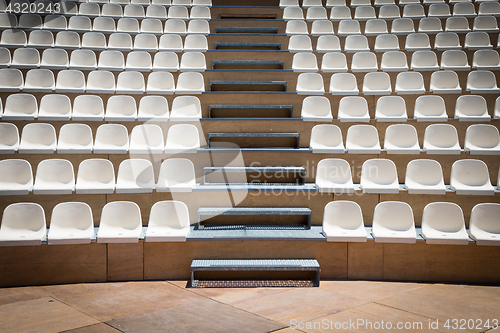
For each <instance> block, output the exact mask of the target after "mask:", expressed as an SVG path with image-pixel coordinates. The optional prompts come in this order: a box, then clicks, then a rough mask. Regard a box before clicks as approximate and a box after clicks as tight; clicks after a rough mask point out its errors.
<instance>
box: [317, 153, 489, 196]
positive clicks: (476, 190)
mask: <svg viewBox="0 0 500 333" xmlns="http://www.w3.org/2000/svg"><path fill="white" fill-rule="evenodd" d="M360 179H361V181H360V185H361V189H362V190H363V193H392V194H397V193H399V190H400V187H399V181H398V173H397V169H396V164H394V162H393V161H391V160H389V159H384V158H376V159H370V160H366V161H365V162H364V163H363V166H362V168H361V177H360ZM497 184H498V180H497ZM316 186H317V187H318V190H319V191H320V192H324V193H354V190H355V188H354V184H353V181H352V175H351V166H350V164H349V162H347V161H346V160H343V159H336V158H332V159H324V160H321V161H320V162H319V163H318V169H317V172H316ZM405 188H406V189H407V190H408V192H409V193H410V194H438V195H444V194H446V186H445V184H444V180H443V171H442V168H441V165H440V164H439V162H437V161H434V160H428V159H421V160H420V159H419V160H413V161H411V162H410V163H408V166H407V167H406V179H405ZM450 189H451V190H452V191H455V193H456V194H457V195H494V194H495V188H494V187H493V185H491V181H490V175H489V172H488V167H487V166H486V163H484V162H483V161H481V160H471V159H467V160H458V161H455V162H454V163H453V165H452V167H451V176H450Z"/></svg>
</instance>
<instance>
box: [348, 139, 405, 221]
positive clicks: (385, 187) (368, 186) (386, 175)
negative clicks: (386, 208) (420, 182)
mask: <svg viewBox="0 0 500 333" xmlns="http://www.w3.org/2000/svg"><path fill="white" fill-rule="evenodd" d="M347 135H349V134H347ZM360 184H361V188H362V190H363V193H393V194H397V193H399V182H398V173H397V170H396V164H394V162H393V161H391V160H388V159H384V158H376V159H370V160H366V161H365V162H364V163H363V166H362V168H361V182H360ZM374 220H375V219H374ZM374 222H375V221H374Z"/></svg>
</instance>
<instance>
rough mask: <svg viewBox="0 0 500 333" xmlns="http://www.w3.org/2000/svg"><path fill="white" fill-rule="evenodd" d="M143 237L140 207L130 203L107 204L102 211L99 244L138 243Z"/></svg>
mask: <svg viewBox="0 0 500 333" xmlns="http://www.w3.org/2000/svg"><path fill="white" fill-rule="evenodd" d="M141 235H142V219H141V211H140V209H139V206H138V205H137V204H136V203H134V202H130V201H115V202H110V203H107V204H106V205H105V206H104V208H103V209H102V213H101V222H100V224H99V231H98V232H97V242H98V243H138V242H139V237H140V236H141Z"/></svg>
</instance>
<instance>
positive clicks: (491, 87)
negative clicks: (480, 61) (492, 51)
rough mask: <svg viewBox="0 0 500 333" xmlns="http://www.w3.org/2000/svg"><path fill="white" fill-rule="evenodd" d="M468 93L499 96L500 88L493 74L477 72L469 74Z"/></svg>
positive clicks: (483, 71)
mask: <svg viewBox="0 0 500 333" xmlns="http://www.w3.org/2000/svg"><path fill="white" fill-rule="evenodd" d="M466 91H470V92H471V93H472V94H498V93H499V92H500V88H498V86H497V80H496V77H495V74H493V72H491V71H485V70H477V71H472V72H470V73H469V74H468V76H467V88H466Z"/></svg>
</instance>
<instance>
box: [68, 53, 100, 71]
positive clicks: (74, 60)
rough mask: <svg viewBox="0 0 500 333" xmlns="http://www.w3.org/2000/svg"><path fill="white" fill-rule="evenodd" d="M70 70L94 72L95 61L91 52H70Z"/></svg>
mask: <svg viewBox="0 0 500 333" xmlns="http://www.w3.org/2000/svg"><path fill="white" fill-rule="evenodd" d="M69 68H70V69H76V70H82V71H83V70H91V71H92V70H95V69H96V68H97V59H96V56H95V53H94V51H92V50H74V51H73V52H71V59H70V63H69Z"/></svg>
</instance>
